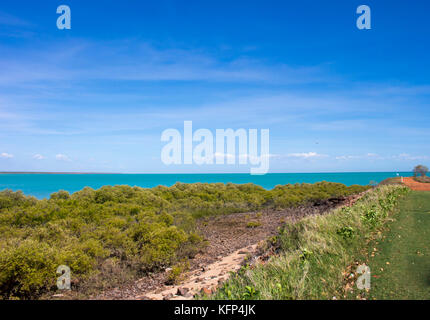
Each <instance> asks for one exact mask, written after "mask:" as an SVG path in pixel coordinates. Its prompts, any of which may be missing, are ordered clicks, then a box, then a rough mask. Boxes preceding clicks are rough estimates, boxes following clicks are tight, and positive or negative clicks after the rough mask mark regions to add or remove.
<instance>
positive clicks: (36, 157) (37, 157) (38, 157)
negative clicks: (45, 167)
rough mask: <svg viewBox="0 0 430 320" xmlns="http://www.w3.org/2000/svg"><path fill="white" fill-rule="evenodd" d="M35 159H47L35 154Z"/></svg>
mask: <svg viewBox="0 0 430 320" xmlns="http://www.w3.org/2000/svg"><path fill="white" fill-rule="evenodd" d="M33 159H35V160H43V159H46V158H45V157H44V156H42V155H41V154H35V155H34V156H33Z"/></svg>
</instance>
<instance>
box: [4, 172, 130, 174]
mask: <svg viewBox="0 0 430 320" xmlns="http://www.w3.org/2000/svg"><path fill="white" fill-rule="evenodd" d="M0 174H123V173H116V172H25V171H23V172H0Z"/></svg>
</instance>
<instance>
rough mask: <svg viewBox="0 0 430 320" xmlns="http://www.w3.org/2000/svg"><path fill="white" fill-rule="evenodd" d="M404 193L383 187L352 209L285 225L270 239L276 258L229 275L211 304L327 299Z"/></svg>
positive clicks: (336, 291)
mask: <svg viewBox="0 0 430 320" xmlns="http://www.w3.org/2000/svg"><path fill="white" fill-rule="evenodd" d="M407 192H408V189H407V188H405V187H400V186H392V185H391V186H382V187H379V188H377V189H374V190H372V191H370V192H368V193H367V194H366V195H365V196H364V197H363V198H361V199H360V200H359V201H357V202H356V203H355V204H354V205H353V206H352V207H344V208H341V209H335V210H334V211H333V212H332V213H330V214H327V215H324V216H312V217H307V218H304V219H302V220H300V221H298V222H296V223H287V224H285V226H284V227H283V228H282V229H281V230H280V233H279V235H278V236H277V237H276V238H272V239H270V241H271V245H274V246H275V247H276V249H277V251H278V252H280V254H279V255H277V256H273V257H272V258H271V259H270V260H269V261H268V262H267V263H266V264H264V265H262V264H257V265H256V266H255V267H253V268H249V267H246V266H245V267H243V268H242V269H241V270H240V271H239V272H238V273H235V274H232V275H231V277H230V279H229V280H228V281H227V282H226V283H224V284H223V285H222V286H221V287H220V288H219V289H218V290H217V292H216V293H215V294H214V295H213V296H212V297H211V298H212V299H283V300H285V299H332V297H333V296H339V295H338V294H339V293H341V292H342V290H343V288H342V283H343V272H344V270H346V268H347V267H348V266H349V265H350V264H351V263H353V262H354V261H355V258H356V257H357V256H359V254H360V252H361V250H362V249H363V248H365V247H366V245H367V243H368V242H369V240H370V239H371V238H372V237H373V236H374V235H375V234H376V232H377V231H378V230H379V229H380V227H381V226H382V225H383V224H384V223H385V222H386V221H387V220H388V216H389V214H390V213H391V212H392V211H393V210H394V207H395V205H396V203H397V200H398V198H399V197H400V196H402V195H404V194H406V193H407Z"/></svg>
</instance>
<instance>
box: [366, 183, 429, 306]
mask: <svg viewBox="0 0 430 320" xmlns="http://www.w3.org/2000/svg"><path fill="white" fill-rule="evenodd" d="M394 219H395V220H394V221H393V222H391V223H390V224H389V226H388V227H389V230H388V231H387V232H385V233H384V234H385V237H384V238H383V239H382V240H381V241H378V242H377V243H376V242H375V243H373V245H372V246H371V248H370V252H372V251H373V250H374V249H373V248H376V249H377V251H376V253H375V254H374V257H370V260H369V262H368V265H369V267H370V269H371V274H372V278H371V289H370V292H369V298H370V299H427V300H428V299H430V192H423V191H421V192H420V191H413V192H411V193H410V194H409V195H408V196H407V197H406V198H404V199H402V200H401V201H400V203H399V206H398V210H397V212H396V214H395V215H394ZM369 254H371V253H369ZM387 262H388V263H389V264H387Z"/></svg>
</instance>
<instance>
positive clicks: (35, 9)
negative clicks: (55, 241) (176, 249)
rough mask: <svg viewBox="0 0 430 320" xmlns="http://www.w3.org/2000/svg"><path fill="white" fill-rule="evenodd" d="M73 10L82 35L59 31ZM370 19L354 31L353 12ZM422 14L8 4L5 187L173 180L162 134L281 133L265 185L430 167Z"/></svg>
mask: <svg viewBox="0 0 430 320" xmlns="http://www.w3.org/2000/svg"><path fill="white" fill-rule="evenodd" d="M61 4H66V5H69V6H70V8H71V12H72V29H71V30H58V29H57V28H56V20H57V17H58V16H59V15H58V14H57V13H56V8H57V6H59V5H61ZM361 4H367V5H369V6H370V8H371V10H372V29H371V30H358V29H357V27H356V19H357V17H358V15H357V14H356V8H357V7H358V6H359V5H361ZM429 12H430V4H429V3H428V2H427V1H411V2H405V1H382V0H378V1H345V0H343V1H315V0H313V1H310V0H305V1H189V0H187V1H137V0H136V1H132V0H127V1H81V0H79V1H78V0H68V1H65V0H64V1H63V0H61V1H60V0H57V1H51V0H45V1H19V0H18V1H16V0H14V1H11V0H3V1H2V2H1V4H0V171H86V172H142V173H146V172H148V173H164V172H166V173H168V172H249V167H248V166H243V165H242V166H239V165H238V166H220V165H212V166H208V165H204V166H197V165H179V166H165V165H164V164H163V163H162V162H161V159H160V152H161V148H162V147H163V146H164V143H162V142H161V141H160V136H161V133H162V131H163V130H165V129H168V128H177V129H180V130H182V129H181V128H182V127H183V122H184V121H186V120H191V121H193V126H194V128H195V129H198V128H207V129H210V130H213V131H215V129H217V128H233V129H238V128H245V129H248V128H257V129H266V128H268V129H270V153H271V154H272V157H271V162H270V171H272V172H326V171H331V172H336V171H409V170H410V169H411V168H412V167H413V166H414V165H416V164H418V163H423V164H427V165H428V164H430V150H429V148H427V145H428V141H429V138H430V130H429V120H430V113H429V112H428V108H429V101H430V99H429V98H430V77H429V74H430V59H428V53H429V51H430V50H429V49H430V23H429V14H430V13H429Z"/></svg>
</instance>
